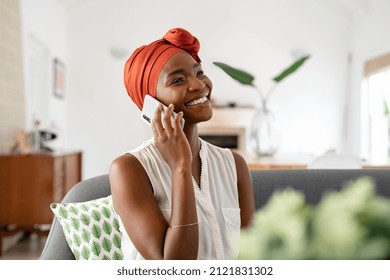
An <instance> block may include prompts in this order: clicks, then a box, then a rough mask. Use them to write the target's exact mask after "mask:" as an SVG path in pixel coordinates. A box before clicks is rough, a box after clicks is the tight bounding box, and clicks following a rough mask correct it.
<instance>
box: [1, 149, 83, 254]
mask: <svg viewBox="0 0 390 280" xmlns="http://www.w3.org/2000/svg"><path fill="white" fill-rule="evenodd" d="M81 163H82V153H81V152H66V153H42V154H31V155H0V254H1V243H2V236H6V235H10V234H12V233H14V232H15V231H19V230H25V231H37V230H38V228H39V227H38V225H42V224H51V222H52V220H53V217H54V216H53V213H52V212H51V210H50V204H51V203H53V202H59V201H61V200H62V198H63V197H64V195H65V194H66V193H67V191H68V190H69V189H70V188H71V187H72V186H73V185H74V184H76V183H77V182H79V181H81Z"/></svg>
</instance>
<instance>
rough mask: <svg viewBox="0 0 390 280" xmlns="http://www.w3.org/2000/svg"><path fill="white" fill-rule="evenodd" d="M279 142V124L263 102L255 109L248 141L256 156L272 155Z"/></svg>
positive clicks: (276, 149)
mask: <svg viewBox="0 0 390 280" xmlns="http://www.w3.org/2000/svg"><path fill="white" fill-rule="evenodd" d="M280 142H281V131H280V125H279V122H278V121H277V119H276V118H275V115H274V114H273V113H272V111H270V110H269V109H268V107H267V103H266V102H263V106H262V107H260V108H258V109H256V112H255V114H254V116H253V119H252V125H251V131H250V143H251V147H252V149H253V151H254V152H255V153H256V155H257V156H258V157H266V156H273V155H274V154H275V153H276V152H277V151H278V149H279V146H280Z"/></svg>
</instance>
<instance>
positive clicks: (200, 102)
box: [187, 96, 208, 106]
mask: <svg viewBox="0 0 390 280" xmlns="http://www.w3.org/2000/svg"><path fill="white" fill-rule="evenodd" d="M207 100H208V99H207V97H206V96H204V97H201V98H199V99H196V100H193V101H191V102H189V103H187V105H188V106H194V105H198V104H202V103H206V102H207Z"/></svg>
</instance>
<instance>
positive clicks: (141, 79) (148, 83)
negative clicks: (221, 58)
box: [124, 28, 201, 110]
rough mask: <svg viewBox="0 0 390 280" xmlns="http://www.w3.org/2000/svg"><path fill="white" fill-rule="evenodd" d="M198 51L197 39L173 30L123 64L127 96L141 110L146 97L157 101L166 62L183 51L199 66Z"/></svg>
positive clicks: (180, 29) (185, 31)
mask: <svg viewBox="0 0 390 280" xmlns="http://www.w3.org/2000/svg"><path fill="white" fill-rule="evenodd" d="M199 48H200V44H199V41H198V39H197V38H196V37H194V36H192V35H191V33H189V32H188V31H187V30H185V29H182V28H174V29H171V30H169V31H168V32H167V33H166V34H165V35H164V37H163V38H162V39H160V40H157V41H154V42H152V43H150V44H149V45H145V46H141V47H139V48H138V49H136V50H135V51H134V53H133V54H132V55H131V56H130V57H129V59H128V60H127V61H126V63H125V69H124V83H125V87H126V90H127V93H128V94H129V96H130V97H131V99H132V100H133V101H134V103H135V104H136V105H137V106H138V108H139V109H140V110H142V106H143V103H144V98H145V95H146V94H150V95H151V96H153V97H156V86H157V81H158V76H159V74H160V71H161V69H162V68H163V66H164V65H165V63H166V62H167V61H168V59H169V58H171V57H172V56H173V55H174V54H176V53H178V52H182V51H186V52H187V53H189V54H190V55H191V56H192V57H193V58H194V59H195V61H197V62H198V63H200V62H201V60H200V58H199V57H198V51H199Z"/></svg>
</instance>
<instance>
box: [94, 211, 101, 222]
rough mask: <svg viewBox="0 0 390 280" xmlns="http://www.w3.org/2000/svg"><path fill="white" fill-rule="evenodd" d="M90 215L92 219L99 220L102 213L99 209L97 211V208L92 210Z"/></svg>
mask: <svg viewBox="0 0 390 280" xmlns="http://www.w3.org/2000/svg"><path fill="white" fill-rule="evenodd" d="M91 217H92V219H94V220H95V221H97V222H99V221H100V218H101V217H102V215H101V214H100V212H99V211H97V210H92V213H91Z"/></svg>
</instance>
